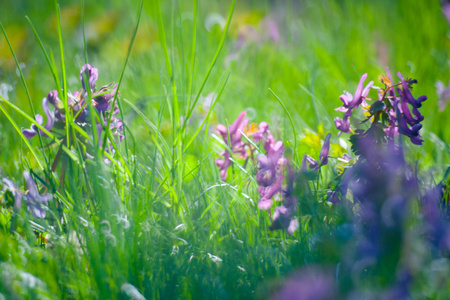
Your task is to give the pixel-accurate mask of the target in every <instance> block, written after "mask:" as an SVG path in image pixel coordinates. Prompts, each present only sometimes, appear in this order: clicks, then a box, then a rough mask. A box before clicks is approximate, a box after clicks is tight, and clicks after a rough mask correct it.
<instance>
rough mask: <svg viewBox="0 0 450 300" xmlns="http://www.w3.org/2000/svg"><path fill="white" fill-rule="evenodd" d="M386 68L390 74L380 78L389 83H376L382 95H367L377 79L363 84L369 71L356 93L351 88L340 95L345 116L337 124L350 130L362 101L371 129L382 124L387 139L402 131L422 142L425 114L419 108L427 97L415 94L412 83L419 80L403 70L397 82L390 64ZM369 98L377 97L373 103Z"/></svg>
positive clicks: (413, 140) (341, 129)
mask: <svg viewBox="0 0 450 300" xmlns="http://www.w3.org/2000/svg"><path fill="white" fill-rule="evenodd" d="M386 71H387V74H386V75H381V76H380V81H381V83H383V84H384V85H385V87H384V88H378V87H376V89H377V90H378V99H371V98H368V97H367V96H368V94H369V91H370V88H372V87H373V81H371V82H369V83H368V84H367V85H366V86H365V87H363V85H364V81H365V79H366V78H367V74H364V75H363V76H362V77H361V80H360V81H359V84H358V87H357V88H356V92H355V94H354V95H353V96H352V95H351V94H349V93H348V92H345V93H344V94H343V95H341V96H340V99H341V101H342V102H343V106H341V107H339V108H337V109H336V110H337V111H340V112H344V116H343V118H342V119H340V118H338V117H336V118H335V119H334V122H335V125H336V128H337V129H339V130H340V131H341V132H340V133H342V132H345V133H350V132H351V128H350V117H351V116H352V113H353V110H354V109H356V108H358V107H359V106H360V105H361V106H362V107H363V109H364V111H365V113H364V114H365V116H366V117H367V119H366V120H364V121H363V123H365V122H367V121H370V123H371V129H373V128H374V127H375V126H377V127H379V128H382V129H383V131H384V133H385V135H386V139H387V140H390V141H392V140H393V139H394V137H395V136H396V135H398V134H402V135H405V136H407V137H409V138H410V140H411V142H412V143H413V144H416V145H421V144H422V143H423V140H422V138H421V136H420V134H419V130H420V129H421V128H422V124H420V123H421V122H422V121H423V119H424V117H423V115H421V113H420V112H419V108H420V107H421V106H422V102H423V101H425V100H426V99H427V97H426V96H420V97H418V98H417V99H416V98H414V96H413V95H412V93H411V89H412V85H413V84H414V83H417V80H414V79H405V78H404V77H403V76H402V74H401V73H397V76H398V77H399V78H400V82H399V83H397V84H394V83H393V80H392V77H391V74H390V72H389V69H388V68H386ZM367 101H370V102H372V101H373V103H372V104H371V105H369V104H368V103H367Z"/></svg>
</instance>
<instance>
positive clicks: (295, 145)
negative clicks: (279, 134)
mask: <svg viewBox="0 0 450 300" xmlns="http://www.w3.org/2000/svg"><path fill="white" fill-rule="evenodd" d="M269 91H270V92H271V93H272V94H273V95H274V96H275V98H276V99H277V100H278V102H280V104H281V106H282V107H283V109H284V111H285V112H286V114H287V116H288V118H289V121H290V122H291V126H292V131H293V132H294V155H295V159H296V160H297V161H299V160H298V154H297V130H296V129H295V124H294V120H293V119H292V117H291V114H290V113H289V111H288V110H287V108H286V105H284V103H283V101H281V99H280V98H279V97H278V96H277V94H275V92H274V91H272V89H271V88H269Z"/></svg>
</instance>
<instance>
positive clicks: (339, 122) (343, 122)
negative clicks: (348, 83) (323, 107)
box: [334, 73, 373, 134]
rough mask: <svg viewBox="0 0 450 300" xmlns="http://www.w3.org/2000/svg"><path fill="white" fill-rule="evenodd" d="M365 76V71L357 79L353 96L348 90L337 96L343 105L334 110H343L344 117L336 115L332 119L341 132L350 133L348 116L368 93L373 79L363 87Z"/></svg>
mask: <svg viewBox="0 0 450 300" xmlns="http://www.w3.org/2000/svg"><path fill="white" fill-rule="evenodd" d="M366 78H367V73H365V74H364V75H363V76H362V77H361V79H360V80H359V83H358V86H357V88H356V91H355V94H354V95H353V96H352V94H350V93H349V92H344V94H343V95H341V96H340V97H339V98H340V99H341V101H342V102H343V103H344V105H342V106H341V107H338V108H336V109H335V110H336V111H340V112H343V113H344V117H343V119H340V118H338V117H336V118H335V119H334V123H335V125H336V128H337V129H338V130H340V131H341V132H345V133H350V117H351V116H352V111H353V109H355V108H357V107H358V106H359V105H361V103H363V101H364V98H365V97H367V95H368V94H369V91H370V88H371V87H372V85H373V81H371V82H369V83H368V84H367V85H366V86H365V87H364V81H365V80H366ZM339 134H340V133H339Z"/></svg>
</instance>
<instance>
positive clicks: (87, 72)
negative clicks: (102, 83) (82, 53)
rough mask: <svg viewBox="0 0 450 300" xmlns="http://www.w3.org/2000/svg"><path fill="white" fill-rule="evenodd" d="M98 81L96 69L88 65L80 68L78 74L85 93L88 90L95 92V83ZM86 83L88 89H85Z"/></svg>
mask: <svg viewBox="0 0 450 300" xmlns="http://www.w3.org/2000/svg"><path fill="white" fill-rule="evenodd" d="M97 79H98V69H97V68H94V67H92V66H91V65H90V64H85V65H84V66H83V67H82V68H81V72H80V80H81V85H82V86H83V89H84V90H85V91H88V90H95V82H96V81H97ZM86 83H87V84H88V87H89V88H87V87H86Z"/></svg>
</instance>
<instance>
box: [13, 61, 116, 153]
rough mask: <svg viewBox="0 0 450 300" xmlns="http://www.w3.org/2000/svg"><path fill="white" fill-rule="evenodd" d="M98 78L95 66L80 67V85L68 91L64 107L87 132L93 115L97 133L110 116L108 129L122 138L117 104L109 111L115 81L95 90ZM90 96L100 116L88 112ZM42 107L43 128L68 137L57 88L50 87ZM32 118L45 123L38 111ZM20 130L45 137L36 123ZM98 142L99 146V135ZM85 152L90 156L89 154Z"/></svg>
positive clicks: (63, 110)
mask: <svg viewBox="0 0 450 300" xmlns="http://www.w3.org/2000/svg"><path fill="white" fill-rule="evenodd" d="M97 79H98V70H97V68H94V67H92V66H91V65H89V64H86V65H84V66H83V67H82V68H81V72H80V80H81V86H82V88H81V89H80V90H78V91H75V92H73V93H70V92H68V93H67V96H68V107H67V111H68V112H69V113H70V114H71V115H72V116H73V122H74V123H76V124H77V125H78V126H80V127H82V128H83V129H85V130H86V131H87V132H92V131H93V130H92V128H91V118H92V117H93V118H94V120H95V122H94V123H95V124H96V130H97V134H98V136H99V137H100V135H101V132H102V131H103V130H106V126H108V119H110V121H109V129H110V131H111V133H112V134H113V136H115V137H116V138H117V140H118V141H122V139H123V135H122V131H123V123H122V121H121V120H120V119H119V118H118V116H117V115H118V114H119V108H118V106H117V105H115V106H114V108H113V109H112V111H111V108H112V107H111V106H112V103H113V100H114V95H115V94H116V89H117V84H116V85H114V84H113V83H110V84H108V85H105V86H103V87H101V88H99V89H98V90H97V89H96V86H95V85H96V81H97ZM89 99H90V101H91V104H92V106H93V107H95V111H96V113H97V114H98V116H99V118H97V117H96V116H91V115H90V111H89V107H88V101H89ZM49 104H51V105H52V106H53V107H54V110H52V109H50V106H49ZM42 107H43V109H44V112H45V115H46V118H47V120H46V124H45V126H44V128H45V129H46V130H47V131H49V132H51V133H52V134H54V135H55V136H56V137H57V138H62V139H70V137H67V136H65V134H66V133H65V131H64V129H65V128H66V126H67V124H66V116H65V113H66V110H65V107H64V103H63V101H62V100H61V99H60V98H59V97H58V91H56V90H53V91H50V92H49V93H48V95H47V97H46V98H44V99H43V100H42ZM110 113H111V115H110ZM35 119H36V122H37V123H38V124H40V125H42V124H43V123H44V118H43V116H41V115H39V114H37V115H36V116H35ZM22 133H23V134H24V136H25V137H27V138H33V137H34V136H36V135H37V134H39V135H41V136H42V137H48V136H47V135H46V134H45V132H43V131H42V130H40V129H39V128H38V127H37V126H36V125H35V124H32V125H31V128H30V129H24V130H22ZM99 144H100V146H102V142H101V140H100V138H99ZM106 150H107V151H113V149H112V147H109V149H108V148H106ZM87 155H88V156H89V154H87Z"/></svg>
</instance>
